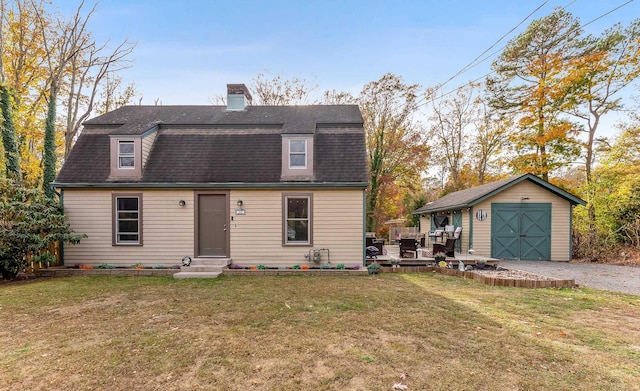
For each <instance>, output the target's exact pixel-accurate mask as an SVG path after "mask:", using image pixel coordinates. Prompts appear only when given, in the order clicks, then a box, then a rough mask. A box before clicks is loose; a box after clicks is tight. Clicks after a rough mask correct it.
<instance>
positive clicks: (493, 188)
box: [413, 174, 586, 214]
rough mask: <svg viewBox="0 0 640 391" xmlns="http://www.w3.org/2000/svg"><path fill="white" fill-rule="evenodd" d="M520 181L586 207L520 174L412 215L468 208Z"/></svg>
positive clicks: (445, 199)
mask: <svg viewBox="0 0 640 391" xmlns="http://www.w3.org/2000/svg"><path fill="white" fill-rule="evenodd" d="M522 181H531V182H533V183H535V184H536V185H538V186H541V187H543V188H545V189H547V190H548V191H550V192H552V193H554V194H555V195H557V196H559V197H562V198H564V199H566V200H567V201H569V202H570V203H571V204H572V205H586V202H585V201H583V200H581V199H580V198H578V197H576V196H574V195H572V194H570V193H568V192H566V191H564V190H562V189H561V188H559V187H557V186H554V185H552V184H550V183H549V182H547V181H544V180H542V179H540V178H538V177H537V176H535V175H533V174H521V175H516V176H512V177H509V178H506V179H502V180H499V181H496V182H491V183H487V184H484V185H481V186H476V187H472V188H470V189H466V190H460V191H456V192H453V193H449V194H447V195H445V196H444V197H442V198H439V199H437V200H435V201H433V202H430V203H428V204H426V205H425V206H423V207H421V208H418V209H416V210H415V211H414V212H413V214H424V213H432V212H441V211H447V210H453V209H463V208H469V207H472V206H473V205H475V204H477V203H479V202H482V201H484V200H486V199H487V198H489V197H492V196H493V195H495V194H497V193H500V192H501V191H503V190H506V189H508V188H510V187H511V186H514V185H516V184H518V183H520V182H522Z"/></svg>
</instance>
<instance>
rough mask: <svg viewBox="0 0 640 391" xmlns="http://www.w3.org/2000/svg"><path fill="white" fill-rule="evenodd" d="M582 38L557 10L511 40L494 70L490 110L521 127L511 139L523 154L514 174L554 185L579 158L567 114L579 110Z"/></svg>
mask: <svg viewBox="0 0 640 391" xmlns="http://www.w3.org/2000/svg"><path fill="white" fill-rule="evenodd" d="M581 34H582V29H581V28H580V22H579V20H578V19H576V18H574V17H573V16H572V15H571V14H570V13H568V12H566V11H565V10H563V9H561V8H556V9H555V10H554V11H553V12H552V13H551V14H550V15H548V16H546V17H543V18H541V19H538V20H535V21H533V22H532V23H531V24H530V25H529V26H528V28H527V29H526V31H525V32H523V33H522V34H520V35H518V36H517V37H516V38H514V39H513V40H511V41H510V42H509V43H508V44H507V46H506V47H505V49H504V51H503V52H502V54H501V55H500V56H499V57H498V59H497V60H496V61H494V63H493V64H492V69H493V70H494V72H495V76H494V77H490V78H489V79H488V83H487V84H488V88H489V91H490V93H491V104H492V106H493V107H494V108H495V109H497V110H499V111H500V112H503V113H512V114H513V115H514V116H516V118H517V121H518V122H517V126H518V128H519V131H518V132H516V133H514V134H513V135H512V137H511V142H512V143H513V144H514V146H515V148H516V151H517V152H518V156H517V157H516V158H515V159H513V160H512V161H511V162H510V163H511V165H512V167H513V169H514V170H515V171H518V172H530V173H533V174H535V175H538V176H540V177H542V178H543V179H544V180H549V174H550V173H551V172H552V171H553V170H556V169H558V168H561V167H566V166H567V165H568V164H570V163H571V162H573V161H574V159H575V158H576V157H577V155H578V154H579V146H578V141H577V139H576V135H577V132H578V127H577V126H576V125H575V124H573V123H572V122H570V121H569V120H567V119H566V118H565V117H564V116H563V115H562V113H563V111H565V110H567V109H569V108H570V107H571V105H572V104H574V102H573V100H572V99H571V96H570V91H571V89H572V83H573V82H575V78H574V77H573V75H572V74H571V73H570V72H568V69H569V67H570V63H571V62H572V61H575V59H576V58H580V56H581V55H582V54H583V50H584V45H583V44H584V42H583V40H582V39H580V36H581Z"/></svg>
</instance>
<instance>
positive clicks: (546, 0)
mask: <svg viewBox="0 0 640 391" xmlns="http://www.w3.org/2000/svg"><path fill="white" fill-rule="evenodd" d="M548 2H549V0H545V2H544V3H542V4H540V5H539V6H538V7H537V8H536V9H534V10H533V11H531V13H529V15H527V16H526V17H525V18H524V19H522V20H521V21H520V23H518V24H517V25H515V26H514V27H513V28H512V29H511V30H509V31H507V32H506V33H505V34H503V35H502V36H501V37H500V38H498V40H497V41H495V42H494V43H493V44H492V45H491V46H489V47H488V48H487V49H486V50H485V51H484V52H482V53H480V54H479V55H478V57H476V58H474V59H473V61H471V62H470V63H469V64H467V65H465V66H464V68H462V69H461V70H459V71H458V72H457V73H456V74H455V75H453V76H451V77H450V78H449V79H447V81H445V82H444V83H442V85H441V86H440V87H444V86H445V85H446V84H447V83H448V82H450V81H451V80H453V79H455V78H456V77H458V76H459V75H461V74H463V73H465V72H466V71H467V70H468V69H471V68H473V67H474V66H475V65H474V64H475V62H476V61H478V59H479V58H480V57H482V56H484V55H485V54H486V53H487V52H488V51H489V50H491V49H493V48H494V47H495V46H496V45H497V44H499V43H500V41H502V40H503V39H505V38H506V37H507V36H508V35H509V34H511V33H512V32H513V31H514V30H515V29H517V28H518V27H520V26H522V24H523V23H524V22H526V21H527V20H528V19H529V18H530V17H531V16H533V14H535V13H536V12H538V11H539V10H540V8H542V7H544V6H545V5H546V4H547V3H548ZM484 61H485V60H482V61H480V62H479V63H481V62H484ZM479 63H478V64H479ZM476 65H477V64H476Z"/></svg>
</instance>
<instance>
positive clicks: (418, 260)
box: [367, 245, 500, 266]
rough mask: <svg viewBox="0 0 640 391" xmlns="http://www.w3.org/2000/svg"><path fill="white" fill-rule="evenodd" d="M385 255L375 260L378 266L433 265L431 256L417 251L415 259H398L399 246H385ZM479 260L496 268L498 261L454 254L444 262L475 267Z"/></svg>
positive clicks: (369, 261) (433, 261) (368, 261)
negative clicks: (392, 264) (395, 261)
mask: <svg viewBox="0 0 640 391" xmlns="http://www.w3.org/2000/svg"><path fill="white" fill-rule="evenodd" d="M384 250H385V254H382V255H378V256H377V257H376V258H375V260H376V261H377V262H378V263H380V264H383V265H385V264H389V265H390V264H391V260H392V259H393V260H399V261H400V264H401V265H404V266H431V265H433V264H434V263H435V259H434V258H433V256H423V254H424V252H423V251H418V252H417V253H418V254H416V255H417V256H416V257H415V258H400V246H398V245H385V246H384ZM426 250H427V251H426V253H429V254H430V251H428V250H429V249H426ZM479 260H484V261H485V263H486V264H487V265H490V266H497V265H498V263H499V262H500V260H498V259H495V258H487V257H481V256H477V255H471V254H463V253H455V256H454V257H453V258H452V257H447V259H446V262H449V261H451V262H453V263H454V264H455V265H456V266H457V265H458V261H462V262H463V263H464V264H465V265H476V264H477V263H478V261H479ZM373 261H374V259H369V258H367V264H369V263H371V262H373Z"/></svg>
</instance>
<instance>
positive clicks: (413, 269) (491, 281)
mask: <svg viewBox="0 0 640 391" xmlns="http://www.w3.org/2000/svg"><path fill="white" fill-rule="evenodd" d="M382 272H383V273H429V272H432V273H440V274H444V275H447V276H456V277H462V278H468V279H472V280H476V281H478V282H481V283H483V284H486V285H491V286H508V287H514V288H529V289H534V288H574V287H576V286H577V285H576V282H575V280H531V279H516V278H505V277H494V276H488V275H486V274H479V273H475V272H473V271H460V270H456V269H449V268H446V267H434V266H409V267H383V268H382Z"/></svg>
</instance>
